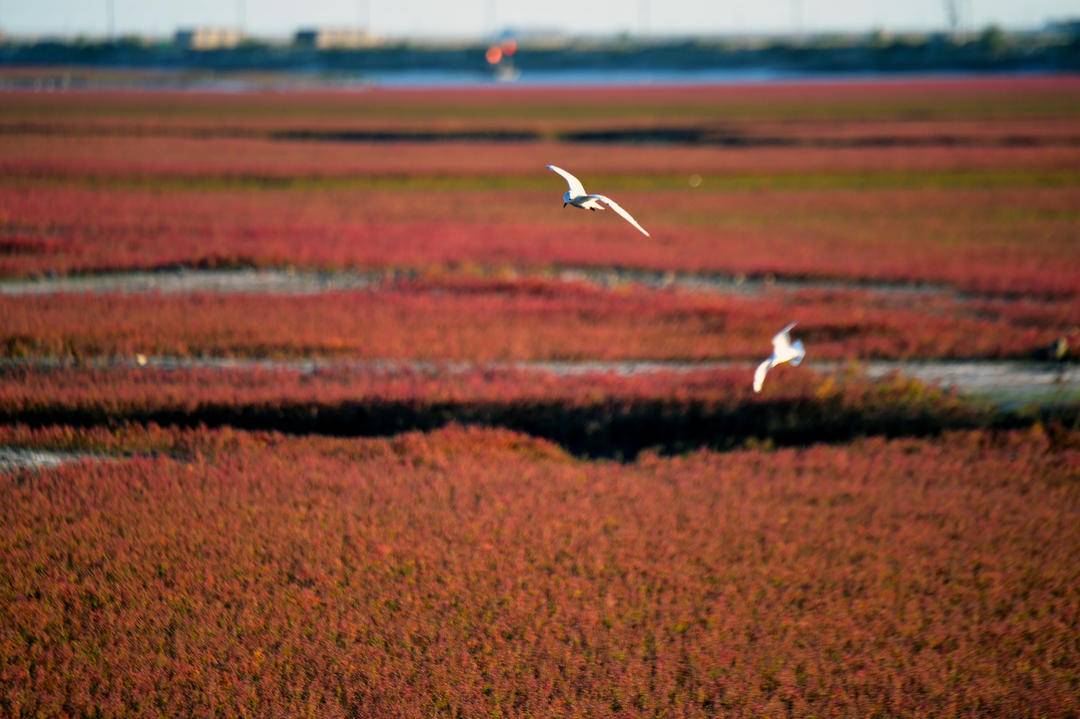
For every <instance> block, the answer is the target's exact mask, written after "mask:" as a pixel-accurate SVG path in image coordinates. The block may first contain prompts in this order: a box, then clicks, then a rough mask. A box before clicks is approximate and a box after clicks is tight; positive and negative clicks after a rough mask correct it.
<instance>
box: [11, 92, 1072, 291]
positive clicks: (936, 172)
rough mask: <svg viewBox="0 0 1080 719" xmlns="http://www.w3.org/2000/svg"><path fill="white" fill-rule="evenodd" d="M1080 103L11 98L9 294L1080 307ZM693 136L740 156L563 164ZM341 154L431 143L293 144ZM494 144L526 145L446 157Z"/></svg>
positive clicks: (910, 98) (857, 98)
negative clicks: (889, 287)
mask: <svg viewBox="0 0 1080 719" xmlns="http://www.w3.org/2000/svg"><path fill="white" fill-rule="evenodd" d="M1077 87H1078V86H1077V83H1076V81H1075V79H1074V78H1026V79H1022V78H1021V79H1017V78H1012V79H999V80H990V81H980V82H931V81H919V82H898V83H887V84H883V85H873V84H864V83H852V84H837V85H829V84H822V85H814V86H813V87H796V86H782V85H781V86H765V87H749V88H744V87H740V88H661V89H640V88H634V89H612V90H603V89H600V90H594V89H590V90H587V91H586V90H572V91H554V90H543V89H540V90H525V91H521V92H505V93H504V92H488V91H445V92H442V91H440V92H409V91H404V92H383V91H375V92H370V93H365V92H361V93H337V94H335V93H329V94H325V93H324V94H319V93H316V94H311V95H304V96H302V97H303V102H297V101H296V98H295V96H291V95H288V94H284V95H274V94H250V95H248V94H243V95H238V96H226V95H220V94H216V95H199V94H174V93H108V92H104V93H94V92H91V93H85V94H57V95H54V96H47V95H40V94H21V93H13V94H10V95H8V96H6V98H5V99H6V102H5V105H4V107H2V108H0V125H2V126H3V128H4V136H3V137H2V138H0V151H2V152H0V154H2V155H3V159H2V160H0V169H2V170H3V175H4V179H3V180H2V181H0V273H3V274H7V275H26V274H41V273H47V272H61V273H65V272H73V271H87V270H101V269H116V268H134V267H159V266H162V265H172V264H182V265H194V266H204V265H219V264H226V265H227V264H240V265H260V266H267V265H301V266H310V267H326V268H333V267H342V266H353V267H407V268H412V269H426V268H432V267H438V268H444V269H445V268H453V267H458V266H460V265H462V264H465V265H479V266H484V267H492V266H500V265H513V266H521V267H528V268H537V267H546V266H550V265H551V264H564V265H591V266H598V265H599V266H603V265H621V266H632V267H644V268H657V269H684V270H709V271H719V272H729V273H750V274H767V273H774V274H781V275H809V276H815V277H837V278H848V279H850V278H863V279H866V278H870V279H886V280H895V281H906V282H919V281H931V282H945V283H950V284H954V285H956V286H958V287H961V288H963V289H968V290H975V291H987V292H997V293H1012V294H1016V293H1020V294H1024V293H1035V294H1043V295H1074V294H1075V292H1076V289H1075V288H1076V287H1078V286H1080V274H1078V272H1077V270H1076V267H1078V266H1080V257H1078V256H1077V243H1076V242H1075V241H1074V240H1075V236H1076V233H1077V221H1078V220H1077V217H1078V216H1077V213H1076V207H1077V201H1078V197H1077V193H1078V189H1077V188H1078V176H1077V171H1076V167H1077V152H1078V151H1080V150H1078V149H1077V148H1078V145H1077V140H1078V138H1077V133H1076V131H1075V129H1074V128H1075V123H1076V119H1077V115H1078V113H1080V103H1077V102H1076V97H1077ZM95 127H96V128H97V130H101V131H107V134H104V135H95V134H93V132H96V131H97V130H95V129H94V128H95ZM50 128H51V129H50ZM365 128H366V130H365ZM688 128H689V130H690V131H694V132H697V131H701V132H703V133H704V135H703V138H704V140H703V141H704V142H706V143H708V142H714V141H718V139H719V141H726V142H736V143H738V142H744V143H746V144H745V145H744V146H736V147H731V146H722V145H719V146H718V145H709V144H703V145H697V146H692V145H679V144H676V145H661V144H655V142H653V141H652V140H650V139H649V137H648V136H647V135H633V134H631V135H628V136H627V139H629V140H633V139H635V138H636V139H639V140H643V141H645V144H616V145H598V144H582V143H574V144H570V143H568V142H558V141H557V140H559V139H560V138H561V139H562V140H569V139H572V136H573V133H575V132H581V131H583V130H589V131H611V132H615V133H618V132H622V131H627V130H628V129H629V130H632V131H634V132H639V131H640V132H646V133H647V132H655V133H660V137H661V139H662V137H663V133H664V132H666V131H672V130H674V131H684V130H687V129H688ZM350 129H351V130H352V131H360V130H364V131H368V132H390V133H393V132H399V133H404V134H401V135H400V137H402V138H405V139H407V137H408V133H409V132H427V133H429V134H428V136H427V139H428V140H429V141H427V142H394V143H372V142H359V143H344V142H321V141H320V142H316V141H306V142H302V141H299V140H297V139H296V138H297V137H298V135H297V134H296V133H304V132H306V133H308V135H307V136H308V137H318V136H325V137H330V138H332V137H333V132H335V131H341V132H348V131H350ZM493 130H500V131H512V132H518V131H521V132H528V133H537V137H538V138H539V140H538V141H536V142H532V141H529V142H507V143H493V142H479V143H460V142H452V141H446V138H444V139H443V140H440V135H439V133H441V132H459V133H460V132H464V133H469V132H472V133H474V134H476V133H480V134H481V135H482V133H483V132H487V131H493ZM49 132H55V133H57V134H47V133H49ZM69 132H70V133H76V134H77V133H89V134H84V135H83V136H81V137H68V136H65V134H64V133H69ZM289 132H291V133H293V134H292V135H288V134H286V135H282V134H281V133H289ZM162 133H164V134H165V135H167V136H161V134H162ZM275 133H277V134H275ZM319 133H324V135H319ZM325 133H330V135H325ZM393 136H394V135H392V134H391V135H388V137H393ZM616 136H617V135H616ZM359 137H361V138H363V137H364V136H363V135H360V136H359ZM447 137H448V138H449V139H452V138H453V137H454V136H453V135H450V136H447ZM275 138H276V139H275ZM654 139H655V138H654ZM770 143H773V145H770ZM785 143H786V144H785ZM777 145H779V146H777ZM548 162H556V163H561V164H564V165H567V166H569V167H570V168H571V169H572V170H573V171H575V172H576V173H578V174H579V175H581V177H582V178H583V179H584V180H586V186H587V187H594V188H600V189H602V190H604V191H607V192H611V193H612V194H615V193H617V194H618V198H619V199H620V201H622V202H623V204H625V205H626V206H627V207H630V208H631V209H632V211H633V212H634V213H635V215H636V216H638V218H639V219H640V220H641V221H642V222H643V224H645V226H646V227H648V228H649V229H650V230H651V231H652V232H653V236H654V238H653V239H651V240H649V239H646V238H644V237H641V236H639V235H636V234H635V233H634V232H633V231H632V230H631V229H629V228H627V227H626V226H625V225H624V224H623V223H621V222H619V221H618V219H617V218H614V217H609V216H605V217H585V216H582V214H581V213H579V212H573V211H559V208H558V204H557V203H558V196H559V193H560V192H561V191H562V189H563V188H562V185H561V183H560V181H559V179H558V178H557V177H555V176H554V175H552V174H551V173H548V172H546V171H545V170H544V169H543V165H544V164H546V163H548ZM692 176H698V177H697V178H695V179H694V184H695V185H696V187H694V186H691V182H690V180H691V178H692ZM698 179H700V182H698V181H697V180H698Z"/></svg>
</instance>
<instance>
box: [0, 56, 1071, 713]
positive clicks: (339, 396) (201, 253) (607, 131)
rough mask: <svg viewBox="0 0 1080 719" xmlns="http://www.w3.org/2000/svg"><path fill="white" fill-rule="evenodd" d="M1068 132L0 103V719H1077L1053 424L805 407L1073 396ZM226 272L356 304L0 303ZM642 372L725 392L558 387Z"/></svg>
mask: <svg viewBox="0 0 1080 719" xmlns="http://www.w3.org/2000/svg"><path fill="white" fill-rule="evenodd" d="M2 72H4V71H0V73H2ZM1078 120H1080V80H1078V79H1077V78H1074V77H1056V78H1043V77H1028V78H995V79H989V80H979V81H955V80H950V81H920V80H916V81H912V80H903V81H897V82H889V83H880V84H873V83H861V82H858V83H837V84H829V83H821V84H816V83H815V84H813V85H802V86H796V85H779V84H778V85H765V86H739V87H728V88H623V89H607V88H590V89H583V90H552V89H535V90H524V91H520V92H517V91H514V92H492V91H460V90H446V91H442V90H440V91H383V90H372V91H367V90H364V91H359V92H349V93H346V92H341V93H334V92H317V93H300V94H295V93H281V94H277V93H250V94H247V93H238V94H223V93H213V94H211V93H172V92H160V93H147V92H124V93H117V92H96V91H91V92H79V93H4V94H3V102H0V277H2V278H3V280H2V281H3V282H4V285H3V286H2V287H0V289H2V290H4V294H0V360H2V361H0V365H2V366H0V523H2V524H3V526H4V531H3V532H0V715H2V716H13V717H23V716H26V717H31V716H55V715H68V716H88V717H89V716H112V715H132V716H145V715H161V716H188V715H191V716H205V715H211V714H213V715H221V716H296V715H309V716H319V717H336V716H342V717H344V716H348V717H384V716H396V717H435V716H446V717H476V716H493V717H494V716H502V717H516V716H520V717H525V716H581V717H586V716H588V717H607V716H612V717H615V716H619V717H623V716H634V717H636V716H642V717H645V716H651V717H657V716H671V717H697V716H702V717H705V716H710V717H712V716H732V717H751V716H770V717H771V716H800V717H802V716H807V717H809V716H818V717H825V716H867V717H874V716H876V717H892V716H905V717H909V716H910V717H986V716H1009V717H1013V716H1016V717H1058V716H1060V717H1076V716H1077V715H1078V714H1080V703H1078V700H1077V697H1078V696H1080V692H1078V688H1080V646H1078V644H1077V642H1076V640H1075V637H1076V636H1080V565H1078V563H1077V561H1076V557H1077V556H1080V481H1078V479H1080V474H1078V468H1080V435H1078V433H1077V427H1078V426H1080V425H1078V424H1077V413H1076V405H1075V401H1074V402H1073V404H1071V405H1070V404H1067V401H1068V400H1062V402H1066V404H1065V405H1064V406H1058V405H1055V406H1053V407H1046V408H1044V409H1040V410H1038V411H1037V412H1036V411H1026V410H1011V409H1001V408H999V406H998V405H992V404H990V403H989V402H987V403H985V404H983V403H976V401H974V400H968V399H966V398H964V397H962V396H960V395H957V394H954V393H952V392H948V391H943V390H940V389H937V388H934V387H928V386H926V385H923V384H920V383H918V382H915V381H909V380H907V379H905V378H903V377H900V376H890V377H887V378H885V379H884V380H881V381H875V382H871V381H869V380H867V379H865V378H863V377H862V376H861V375H860V373H859V372H858V371H857V370H856V369H855V368H854V367H853V368H852V370H851V371H850V372H844V371H838V372H837V373H836V374H835V375H831V376H823V375H820V374H817V373H815V372H814V371H813V366H814V362H815V361H816V360H817V359H826V358H832V359H834V360H840V361H841V362H842V361H843V360H847V359H852V360H855V359H858V358H903V359H916V360H917V359H920V358H921V359H926V358H976V359H982V360H986V359H1000V358H1031V357H1040V358H1048V357H1059V358H1061V359H1063V360H1065V362H1071V361H1072V360H1073V359H1074V358H1075V357H1076V348H1077V347H1078V346H1080V335H1078V334H1077V332H1078V329H1077V328H1078V327H1080V306H1078V304H1077V303H1078V301H1080V243H1078V242H1077V237H1078V230H1080V212H1078V208H1080V169H1078V168H1080V163H1078V160H1080V132H1078V131H1077V129H1076V127H1077V121H1078ZM548 162H556V163H558V164H561V165H564V166H566V167H568V168H569V169H571V170H573V171H574V172H575V173H576V174H578V175H579V176H580V177H581V178H582V179H583V180H584V181H585V184H586V187H589V188H590V189H595V190H597V191H603V192H608V193H611V194H612V196H614V197H616V198H617V199H618V200H619V201H620V202H621V203H622V204H624V205H625V206H626V207H627V208H628V209H630V210H631V211H632V212H633V213H634V215H635V216H636V217H637V218H638V219H639V220H641V222H642V223H643V224H644V225H645V226H646V227H647V228H649V230H650V231H651V232H652V233H653V237H652V238H651V239H649V238H644V237H641V236H639V235H638V234H637V233H635V232H634V231H633V229H632V228H629V227H628V226H626V225H625V223H623V222H622V221H621V220H619V219H618V218H617V217H612V216H611V213H606V214H604V215H601V214H599V213H598V214H596V215H592V214H590V213H581V212H574V211H570V210H563V209H561V208H560V206H559V197H560V195H561V193H562V191H563V189H564V185H563V184H562V182H561V180H560V179H559V178H558V177H557V176H555V175H553V174H551V173H549V172H547V171H546V170H544V169H543V166H544V165H545V164H547V163H548ZM249 267H260V268H281V269H282V270H283V271H284V272H283V273H281V274H284V273H285V272H288V271H289V270H291V269H293V268H303V269H318V270H326V271H329V272H336V271H342V270H361V271H367V270H373V271H375V272H373V273H371V276H374V277H377V278H379V279H378V281H376V282H375V283H374V284H373V285H372V286H370V287H368V288H366V289H362V290H355V289H350V290H347V291H333V292H325V291H324V292H321V293H316V294H309V295H289V294H275V293H261V294H256V293H249V294H243V293H241V294H228V295H225V294H214V293H206V292H203V293H190V292H189V293H176V294H164V293H163V294H154V293H138V294H136V293H132V294H125V293H123V292H115V293H109V294H105V293H100V294H98V293H86V294H75V293H70V294H62V293H55V292H51V291H50V287H51V285H48V284H47V283H39V284H37V285H35V286H33V287H27V286H26V285H25V284H18V286H16V284H15V283H11V282H8V281H10V280H12V279H14V278H26V277H38V278H42V277H47V276H53V275H67V274H78V273H87V274H91V275H92V274H94V273H99V272H103V271H120V273H121V274H122V273H123V271H125V270H139V269H143V270H150V271H153V270H160V269H165V268H191V269H192V270H193V271H197V270H198V269H200V268H203V269H206V268H249ZM588 268H601V269H604V270H605V271H604V272H600V273H594V274H595V276H594V275H590V274H589V273H587V272H583V271H582V270H583V269H588ZM634 269H640V270H646V271H648V273H647V276H648V277H649V278H651V279H650V283H651V284H653V285H660V284H663V282H664V280H663V279H662V278H665V277H666V276H667V275H668V273H673V272H675V271H679V272H690V273H701V274H703V275H709V274H715V275H722V276H726V277H737V276H739V275H746V276H750V277H756V278H770V277H771V276H775V277H780V278H792V279H800V278H801V279H814V280H835V281H836V282H835V285H823V284H822V283H817V284H816V285H813V286H800V285H797V284H794V283H786V284H782V286H777V285H774V284H772V283H770V282H768V281H766V282H762V283H759V284H754V286H753V287H752V288H747V287H745V286H742V285H738V284H737V283H731V286H730V287H728V288H726V289H728V290H734V292H732V291H727V292H724V291H718V290H719V289H721V288H718V287H716V286H713V287H710V288H709V290H708V291H691V290H690V289H688V288H687V287H686V286H681V285H680V286H670V287H659V286H645V285H635V284H621V283H620V282H619V281H618V280H620V279H621V278H627V277H633V276H634V274H633V273H632V272H629V271H628V270H634ZM338 276H339V277H341V276H346V275H338ZM353 276H358V277H362V278H364V281H366V278H367V277H368V276H369V274H367V273H364V274H360V275H356V274H355V273H354V275H353ZM562 277H578V278H582V277H584V278H585V279H590V278H592V279H593V280H594V281H592V282H591V283H590V282H586V281H563V280H562V279H557V278H562ZM611 278H615V280H616V281H615V282H614V283H609V282H608V281H609V280H610V279H611ZM114 279H115V278H114ZM128 279H131V278H128ZM683 279H686V278H683ZM605 283H608V284H612V286H602V285H605ZM875 283H886V284H888V285H889V286H888V287H882V286H878V285H877V284H875ZM88 284H89V283H88ZM361 284H362V283H361ZM685 284H686V285H689V284H690V283H689V282H686V283H685ZM892 285H904V286H903V287H894V286H892ZM112 286H114V287H116V286H120V287H123V285H116V284H114V285H112ZM41 290H44V293H43V294H38V295H31V294H23V295H15V294H7V292H16V291H18V292H26V291H31V292H34V291H41ZM796 319H797V320H799V325H798V327H797V328H796V330H797V335H798V336H799V337H800V338H802V339H803V340H804V341H805V342H806V344H807V348H808V350H809V355H808V357H809V358H810V359H809V360H808V362H807V364H805V365H803V366H801V367H797V368H796V367H790V366H787V365H784V366H780V367H778V368H776V369H774V370H772V371H771V372H770V374H769V378H768V380H767V381H766V384H765V388H764V391H763V392H762V393H761V394H755V393H753V392H752V389H751V377H752V374H753V368H754V364H755V363H756V362H757V361H759V360H760V359H762V358H763V357H764V356H765V355H766V354H767V352H768V348H769V338H770V337H771V335H772V334H773V333H774V332H775V331H776V330H777V329H779V327H781V326H782V325H783V324H785V323H787V322H789V321H791V320H796ZM139 355H161V356H164V358H163V359H160V360H158V359H155V360H154V361H151V362H149V366H139V365H140V363H142V364H146V359H145V358H142V357H139ZM221 357H226V358H228V357H232V358H237V361H236V362H235V363H233V364H232V365H230V364H229V363H228V362H219V363H217V364H215V363H214V362H211V361H207V360H208V358H221ZM258 358H278V359H283V360H288V362H282V363H278V364H274V363H269V362H268V363H263V364H259V363H257V362H252V360H253V359H258ZM312 358H323V359H327V360H329V359H333V360H336V362H329V361H328V362H325V363H320V362H317V361H311V360H312ZM649 359H651V360H657V361H660V362H661V363H662V362H663V361H671V360H678V361H681V362H694V361H697V360H721V361H727V360H732V361H733V362H734V363H733V364H731V365H730V366H721V367H719V368H717V367H715V366H714V367H713V368H703V369H699V370H695V371H681V370H683V369H685V368H680V367H673V366H669V367H666V368H665V367H664V366H663V365H661V366H659V367H655V366H654V367H651V368H650V370H651V371H648V372H644V371H628V372H625V373H619V372H597V371H589V372H584V373H582V372H581V371H580V370H581V366H577V365H575V367H574V368H573V369H574V371H567V369H568V368H567V367H565V366H560V365H558V364H557V362H558V361H560V360H571V361H575V362H580V363H585V364H584V365H583V366H586V367H587V366H588V365H587V363H588V361H589V360H609V361H612V360H618V361H626V360H649ZM183 360H188V362H187V363H185V362H184V361H183ZM518 361H530V362H541V363H545V362H547V363H551V362H552V361H554V362H555V364H546V365H544V366H542V367H532V368H531V369H528V370H527V369H526V368H522V367H517V368H515V367H513V363H514V362H518ZM837 366H842V364H841V363H837ZM1066 366H1068V365H1066V364H1060V365H1057V366H1056V367H1055V368H1054V369H1053V370H1051V369H1048V366H1041V369H1042V370H1045V372H1044V374H1045V373H1046V372H1050V371H1058V370H1057V367H1066ZM1064 376H1065V372H1064V371H1060V373H1059V375H1058V380H1059V381H1060V380H1061V378H1062V377H1064ZM1073 386H1074V385H1073ZM1050 391H1052V392H1057V390H1055V389H1051V390H1050ZM1056 396H1058V397H1059V398H1067V397H1075V392H1073V394H1072V395H1070V394H1068V392H1066V391H1065V390H1064V389H1063V390H1062V391H1061V392H1057V395H1056ZM1018 428H1020V429H1018ZM12 448H19V449H22V450H38V451H42V452H44V451H47V450H52V451H58V452H65V453H67V454H65V455H64V457H63V461H64V462H65V463H64V464H62V465H61V466H59V467H55V468H47V467H44V466H42V463H41V462H38V463H37V464H36V465H35V463H34V462H32V461H31V462H11V461H3V457H4V453H5V452H8V451H12Z"/></svg>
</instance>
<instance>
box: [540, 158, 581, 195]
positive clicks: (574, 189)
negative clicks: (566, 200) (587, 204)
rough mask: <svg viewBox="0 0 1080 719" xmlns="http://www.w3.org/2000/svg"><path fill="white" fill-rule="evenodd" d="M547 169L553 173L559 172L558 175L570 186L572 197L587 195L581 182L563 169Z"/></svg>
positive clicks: (553, 166) (553, 167)
mask: <svg viewBox="0 0 1080 719" xmlns="http://www.w3.org/2000/svg"><path fill="white" fill-rule="evenodd" d="M547 168H548V169H549V170H551V171H552V172H557V173H558V174H560V175H562V177H563V179H564V180H566V184H568V185H570V196H571V197H580V196H581V195H584V194H586V192H585V186H584V185H582V184H581V180H579V179H577V178H576V177H574V176H573V175H571V174H570V173H569V172H567V171H566V170H564V169H562V168H561V167H555V165H548V166H547Z"/></svg>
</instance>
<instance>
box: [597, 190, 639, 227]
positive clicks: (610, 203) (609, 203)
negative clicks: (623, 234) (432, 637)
mask: <svg viewBox="0 0 1080 719" xmlns="http://www.w3.org/2000/svg"><path fill="white" fill-rule="evenodd" d="M593 197H595V198H596V199H598V200H600V201H601V202H603V203H604V204H605V205H607V206H608V207H610V208H611V209H613V210H615V212H617V213H618V214H619V216H620V217H622V218H623V219H624V220H626V221H627V222H629V223H630V224H631V225H633V226H634V227H636V228H638V230H640V232H641V234H643V235H645V236H646V237H651V235H650V234H649V233H648V232H646V231H645V228H644V227H642V226H641V225H639V224H638V222H637V220H635V219H634V218H633V217H631V216H630V213H629V212H627V211H626V210H624V209H623V208H622V205H620V204H619V203H618V202H616V201H615V200H613V199H611V198H610V197H605V196H604V195H593Z"/></svg>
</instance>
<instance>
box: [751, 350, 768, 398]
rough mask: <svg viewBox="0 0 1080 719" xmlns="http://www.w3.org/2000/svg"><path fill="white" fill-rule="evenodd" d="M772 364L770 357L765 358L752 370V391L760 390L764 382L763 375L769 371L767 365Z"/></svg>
mask: <svg viewBox="0 0 1080 719" xmlns="http://www.w3.org/2000/svg"><path fill="white" fill-rule="evenodd" d="M771 365H772V357H770V358H769V359H767V360H765V361H764V362H762V363H761V364H759V365H758V366H757V369H756V370H754V391H755V392H760V391H761V385H763V384H765V375H766V374H767V373H768V372H769V367H770V366H771Z"/></svg>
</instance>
